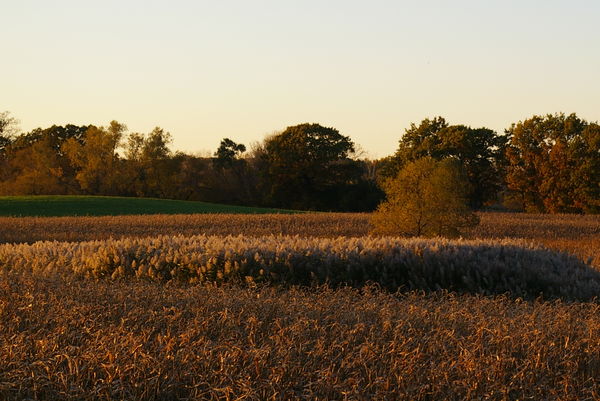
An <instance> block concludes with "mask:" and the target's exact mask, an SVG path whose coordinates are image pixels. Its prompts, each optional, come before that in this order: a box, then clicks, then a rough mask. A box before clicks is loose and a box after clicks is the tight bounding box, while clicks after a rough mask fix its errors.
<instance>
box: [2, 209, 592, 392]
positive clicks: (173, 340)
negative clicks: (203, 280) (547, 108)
mask: <svg viewBox="0 0 600 401" xmlns="http://www.w3.org/2000/svg"><path fill="white" fill-rule="evenodd" d="M480 216H481V225H480V226H479V227H477V228H475V229H473V230H470V231H469V232H467V233H465V236H466V237H468V238H469V240H467V241H456V242H445V241H443V240H427V241H422V242H421V240H418V241H416V242H415V243H419V244H423V246H422V247H416V248H415V247H412V248H410V247H409V245H410V243H412V242H410V241H409V242H407V243H404V242H403V240H391V239H386V238H371V237H369V236H368V231H369V223H368V220H369V215H366V214H291V215H274V214H266V215H239V214H238V215H231V214H218V215H217V214H205V215H168V216H167V215H154V216H104V217H21V218H16V217H0V227H1V229H0V399H1V400H5V399H6V400H22V399H34V400H35V399H37V400H54V399H63V400H112V399H122V400H175V399H182V400H184V399H185V400H204V399H207V400H236V399H238V400H239V399H246V400H323V399H327V400H370V399H375V400H442V399H443V400H471V399H480V400H527V399H531V400H573V401H575V400H594V399H600V384H599V382H598V380H597V378H598V377H600V302H598V299H594V298H592V299H591V300H588V299H589V298H590V296H592V297H593V296H594V295H596V293H598V292H599V291H598V289H597V288H596V287H595V286H596V284H597V283H598V282H600V280H599V279H598V278H597V276H598V275H599V273H598V270H600V258H599V257H598V255H600V216H575V215H558V216H549V215H530V214H509V213H482V214H480ZM206 235H208V236H211V237H210V238H209V239H206V238H205V237H202V236H206ZM282 235H283V236H285V237H283V236H282ZM193 236H197V237H193ZM478 238H480V239H481V238H482V240H480V239H478ZM40 240H41V241H44V242H35V243H34V241H40ZM52 241H62V242H52ZM65 241H71V242H65ZM386 241H388V242H386ZM403 244H404V245H403ZM538 245H541V246H545V247H547V248H549V250H546V249H540V248H538ZM407 249H408V250H409V252H408V253H406V252H405V250H407ZM411 249H412V251H411ZM555 252H559V253H560V254H555ZM565 253H566V254H571V255H574V256H575V257H576V258H577V259H576V258H574V257H573V256H571V255H565ZM406 258H408V259H409V260H412V261H416V264H414V265H412V266H413V268H412V270H410V274H412V276H410V277H408V278H409V280H410V281H408V282H407V283H408V284H409V285H408V286H405V288H401V290H400V291H398V292H393V291H389V288H388V289H386V284H387V283H388V281H386V278H385V277H383V276H384V275H387V279H389V280H395V279H396V278H394V277H393V275H392V274H391V273H393V270H394V269H396V268H398V267H399V266H400V267H401V266H403V263H404V262H402V260H405V259H406ZM340 261H341V263H339V262H340ZM546 261H547V262H548V263H546ZM134 262H135V264H134ZM383 262H385V263H388V264H389V268H390V269H392V270H389V269H388V270H386V269H382V270H381V276H382V277H379V279H380V281H379V284H368V285H366V286H362V285H355V286H354V287H346V286H343V285H342V286H339V287H335V288H334V287H333V286H332V285H327V286H322V285H317V284H318V283H319V282H318V281H317V284H312V285H303V286H290V285H275V284H274V283H277V280H279V279H281V275H277V274H278V273H281V272H282V271H281V270H277V269H278V268H280V267H282V266H283V267H284V268H285V269H288V270H289V271H290V272H296V273H301V274H302V269H304V270H306V269H314V274H315V275H314V276H313V279H314V278H315V277H316V278H318V277H319V274H325V275H329V274H330V270H328V269H332V268H333V269H336V270H335V271H336V272H341V273H342V274H350V275H352V276H353V277H354V278H360V276H357V275H356V274H357V272H359V271H358V270H356V269H355V267H357V268H360V267H361V265H363V264H364V266H362V267H363V268H364V272H367V273H368V272H372V269H371V268H370V267H369V266H372V267H373V268H374V270H376V269H377V268H379V267H380V266H379V265H378V264H382V263H383ZM425 262H427V263H425ZM373 263H375V264H373ZM586 263H587V264H586ZM369 264H370V265H369ZM244 266H250V270H245V271H244V273H243V275H247V274H249V272H251V271H252V270H251V269H254V270H253V271H254V273H256V272H258V276H257V277H260V276H261V275H263V273H261V272H260V270H259V268H260V269H262V270H264V273H266V274H270V273H276V274H275V276H266V277H270V278H272V280H266V281H264V282H247V283H245V284H235V283H234V281H232V282H224V280H222V279H224V278H227V274H230V273H231V272H235V271H236V269H238V268H242V269H245V268H246V267H244ZM253 266H255V267H256V268H254V267H253ZM161 269H162V270H161ZM165 269H166V270H165ZM353 269H354V270H353ZM490 269H491V270H490ZM78 271H79V272H80V273H77V272H78ZM182 271H183V272H184V273H185V274H184V276H185V278H187V279H189V278H192V279H194V276H193V274H198V275H200V274H204V275H205V276H204V277H209V280H208V281H207V284H204V285H190V284H189V282H188V284H183V283H184V282H185V281H183V282H182V281H177V280H170V281H169V280H168V278H169V277H170V276H174V275H177V274H179V273H181V272H182ZM71 272H72V273H71ZM111 272H112V274H111ZM115 272H116V273H115ZM161 272H162V273H161ZM212 272H215V273H214V274H213V273H212ZM219 272H220V273H221V278H219ZM283 272H284V273H285V270H284V271H283ZM390 272H391V273H390ZM486 272H487V273H486ZM490 272H493V274H491V275H488V273H490ZM163 273H164V275H163ZM157 274H158V280H155V278H156V277H157ZM190 274H192V275H191V276H190ZM206 275H208V276H206ZM213 276H214V277H213ZM305 276H306V277H309V276H308V275H306V274H305ZM98 277H101V278H98ZM198 277H200V276H198ZM411 277H412V278H411ZM431 277H436V280H438V279H439V280H446V281H439V283H440V284H441V285H442V286H443V285H444V284H443V283H444V282H446V283H448V282H450V283H452V282H456V283H465V284H469V285H473V287H472V289H471V287H464V288H463V289H462V290H460V291H459V292H452V291H448V288H453V287H452V286H448V287H447V288H446V289H444V288H443V287H442V289H438V290H436V289H435V288H437V287H435V286H434V285H431V284H427V279H428V278H431ZM553 277H554V278H553ZM561 277H563V278H561ZM551 278H553V280H555V281H554V284H553V286H554V287H553V288H555V289H556V293H555V295H556V296H554V297H552V296H550V297H549V298H548V299H546V298H544V297H537V298H536V294H537V292H536V288H537V286H538V284H539V283H541V282H545V281H547V280H549V279H551ZM165 279H167V280H165ZM477 280H480V281H477ZM375 281H377V280H375ZM419 281H421V282H422V283H421V284H423V283H424V284H425V285H421V284H419ZM326 282H327V281H326ZM371 282H373V280H371ZM435 282H436V283H437V282H438V281H435ZM216 283H217V284H216ZM218 283H220V284H218ZM329 283H330V284H331V281H329ZM498 283H506V284H507V285H508V287H504V288H502V289H500V291H499V292H500V293H501V295H498V294H497V293H496V294H495V295H481V293H478V292H480V290H481V289H483V290H484V291H483V293H490V292H491V293H493V291H488V290H486V286H488V289H489V288H496V287H497V285H496V284H498ZM595 283H596V284H595ZM410 284H416V285H412V286H411V285H410ZM489 286H491V287H489ZM582 286H583V287H582ZM406 287H409V288H420V290H417V291H409V290H407V289H406ZM481 287H483V288H481ZM568 287H572V288H574V289H577V288H583V289H585V291H588V293H587V294H588V295H587V296H585V297H581V299H586V301H573V299H578V298H579V297H578V296H577V297H569V296H563V294H567V293H566V292H564V291H563V290H564V289H566V288H568ZM392 288H393V286H392ZM456 288H458V287H456ZM528 288H529V289H533V290H534V291H533V292H529V294H530V295H531V296H526V297H520V296H519V294H525V295H527V294H528V293H527V292H520V290H523V289H528ZM423 289H425V290H423ZM513 289H514V290H515V291H513ZM589 291H591V292H589ZM546 295H552V294H551V293H546ZM598 296H599V297H600V294H598Z"/></svg>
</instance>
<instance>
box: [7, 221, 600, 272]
mask: <svg viewBox="0 0 600 401" xmlns="http://www.w3.org/2000/svg"><path fill="white" fill-rule="evenodd" d="M369 217H370V215H369V214H343V213H322V214H302V215H152V216H108V217H43V218H37V217H33V218H12V217H0V243H2V242H33V241H41V240H51V241H52V240H56V241H85V240H96V239H107V238H122V237H152V236H157V235H186V236H188V235H198V234H206V235H238V234H241V235H246V236H262V235H269V234H276V235H278V234H281V235H300V236H310V237H330V238H331V237H338V236H347V237H361V236H365V235H367V234H368V232H369V229H370V227H369ZM480 217H481V224H480V225H479V226H478V227H476V228H474V229H472V230H470V231H467V232H466V233H465V236H466V237H468V238H519V239H524V240H528V241H531V242H534V243H541V244H544V245H546V246H548V247H550V248H552V249H557V250H563V251H568V252H571V253H574V254H576V255H578V256H579V257H580V258H582V259H583V260H585V261H588V260H589V263H591V264H592V265H594V266H595V267H596V268H600V251H599V250H600V216H593V215H592V216H580V215H534V214H524V213H489V212H486V213H480Z"/></svg>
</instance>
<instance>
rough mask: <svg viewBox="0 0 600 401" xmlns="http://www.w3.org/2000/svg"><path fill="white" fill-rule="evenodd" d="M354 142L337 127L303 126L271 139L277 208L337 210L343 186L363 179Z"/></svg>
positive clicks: (268, 149) (269, 160)
mask: <svg viewBox="0 0 600 401" xmlns="http://www.w3.org/2000/svg"><path fill="white" fill-rule="evenodd" d="M353 152H354V143H353V142H352V141H351V140H350V138H349V137H347V136H344V135H342V134H340V133H339V131H338V130H336V129H335V128H327V127H323V126H321V125H319V124H308V123H306V124H300V125H296V126H291V127H288V128H286V129H285V131H283V132H282V133H280V134H277V135H274V136H272V137H270V138H267V139H266V140H265V143H264V152H263V154H262V156H263V157H264V160H265V164H264V166H265V168H266V178H267V181H268V186H269V198H270V202H271V203H272V204H273V205H276V206H280V207H288V208H298V209H317V210H318V209H332V208H333V209H335V206H336V202H337V201H338V199H337V194H338V190H339V187H340V186H344V185H346V184H348V183H351V182H352V181H353V180H356V179H357V178H358V177H359V176H360V173H361V172H360V171H359V169H357V165H356V163H354V161H353V160H351V159H350V158H349V156H350V155H351V154H352V153H353Z"/></svg>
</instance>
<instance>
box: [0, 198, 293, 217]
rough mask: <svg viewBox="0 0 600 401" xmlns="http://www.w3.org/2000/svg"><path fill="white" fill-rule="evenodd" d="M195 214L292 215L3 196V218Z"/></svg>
mask: <svg viewBox="0 0 600 401" xmlns="http://www.w3.org/2000/svg"><path fill="white" fill-rule="evenodd" d="M195 213H234V214H236V213H248V214H255V213H293V211H289V210H282V209H267V208H258V207H245V206H230V205H221V204H214V203H206V202H192V201H181V200H168V199H151V198H124V197H112V196H63V195H60V196H58V195H57V196H0V216H20V217H25V216H118V215H145V214H195Z"/></svg>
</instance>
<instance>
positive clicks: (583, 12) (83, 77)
mask: <svg viewBox="0 0 600 401" xmlns="http://www.w3.org/2000/svg"><path fill="white" fill-rule="evenodd" d="M0 1H1V2H2V12H1V14H0V37H2V39H3V40H2V53H1V54H2V56H1V58H0V112H1V111H9V112H10V113H11V115H12V116H13V117H15V118H17V119H18V120H20V126H21V128H22V130H23V131H29V130H31V129H33V128H37V127H42V128H43V127H48V126H51V125H53V124H57V125H62V124H68V123H72V124H95V125H107V124H108V123H109V122H110V121H111V120H117V121H119V122H122V123H125V124H126V125H127V126H128V127H129V130H130V132H150V131H151V130H152V129H153V128H154V127H155V126H160V127H162V128H164V129H165V130H166V131H169V132H170V133H171V135H172V137H173V140H174V141H173V144H172V148H173V149H175V150H181V151H185V152H189V153H198V152H199V153H206V152H214V151H215V150H216V149H217V147H218V146H219V142H220V141H221V139H223V138H225V137H228V138H231V139H232V140H234V141H236V142H238V143H244V144H246V145H251V144H252V143H254V142H259V141H262V140H263V139H264V137H265V136H266V135H270V134H273V133H275V132H278V131H282V130H284V129H285V128H286V127H288V126H291V125H296V124H301V123H305V122H310V123H320V124H321V125H324V126H328V127H334V128H336V129H338V130H339V131H340V132H341V133H342V134H344V135H347V136H349V137H350V138H351V139H352V140H353V141H354V142H355V143H356V144H357V145H358V147H359V148H360V149H361V150H362V151H363V154H364V155H365V156H366V157H371V158H377V157H384V156H387V155H390V154H392V153H393V152H394V151H395V150H396V148H397V145H398V140H399V139H400V137H401V135H402V133H403V132H404V130H405V129H406V128H408V127H409V126H410V124H411V123H419V122H420V121H421V120H423V119H424V118H427V117H434V116H438V115H440V116H443V117H444V118H446V120H447V121H448V122H449V123H451V124H465V125H470V126H473V127H481V126H485V127H488V128H492V129H494V130H496V131H498V132H503V131H504V129H506V128H508V127H509V126H510V124H511V123H514V122H518V121H520V120H524V119H526V118H529V117H531V116H533V115H534V114H538V115H539V114H548V113H555V112H564V113H572V112H575V113H577V115H578V116H579V117H581V118H584V119H586V120H588V121H597V120H599V119H600V79H599V78H600V51H599V48H600V23H598V21H599V17H600V2H599V1H597V0H568V1H567V0H564V1H558V0H544V1H542V0H539V1H538V0H519V1H513V0H477V1H474V0H468V1H467V0H454V1H449V0H446V1H433V0H421V1H417V0H415V1H408V0H396V1H387V0H369V1H354V0H329V1H328V0H319V1H315V0H220V1H214V0H211V1H204V0H195V1H191V0H170V1H166V0H165V1H154V0H143V1H142V0H119V1H115V0H103V1H96V0H94V1H91V0H53V1H47V0H36V1H34V0H0Z"/></svg>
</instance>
